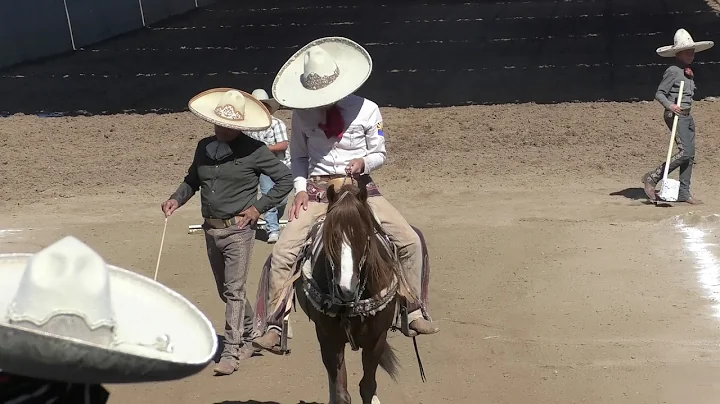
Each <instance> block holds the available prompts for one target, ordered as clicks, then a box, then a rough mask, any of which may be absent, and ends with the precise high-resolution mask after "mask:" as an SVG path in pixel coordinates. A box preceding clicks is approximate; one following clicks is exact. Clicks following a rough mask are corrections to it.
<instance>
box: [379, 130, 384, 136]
mask: <svg viewBox="0 0 720 404" xmlns="http://www.w3.org/2000/svg"><path fill="white" fill-rule="evenodd" d="M378 136H383V137H384V136H385V132H383V131H382V129H378Z"/></svg>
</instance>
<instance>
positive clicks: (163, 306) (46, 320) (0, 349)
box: [0, 237, 217, 384]
mask: <svg viewBox="0 0 720 404" xmlns="http://www.w3.org/2000/svg"><path fill="white" fill-rule="evenodd" d="M216 349H217V337H216V335H215V332H214V330H213V328H212V326H211V324H210V322H209V321H208V319H207V318H206V317H205V316H204V315H203V314H202V313H201V312H200V311H199V310H198V309H197V308H196V307H195V306H194V305H193V304H191V303H190V302H189V301H187V300H186V299H185V298H183V297H182V296H180V295H179V294H177V293H175V292H174V291H172V290H170V289H168V288H167V287H165V286H163V285H161V284H159V283H157V282H154V281H152V280H151V279H148V278H146V277H144V276H141V275H138V274H136V273H134V272H130V271H128V270H125V269H122V268H118V267H115V266H112V265H107V264H106V263H105V262H104V261H103V259H102V258H101V257H100V256H99V255H98V254H97V253H96V252H95V251H93V250H92V249H91V248H90V247H88V246H87V245H85V244H83V243H82V242H81V241H80V240H78V239H76V238H74V237H66V238H64V239H62V240H60V241H58V242H56V243H54V244H52V245H50V246H49V247H47V248H46V249H44V250H42V251H40V252H39V253H37V254H0V369H2V370H3V371H5V372H8V373H11V374H16V375H19V376H28V377H34V378H39V379H47V380H54V381H64V382H70V383H87V384H102V383H138V382H150V381H164V380H174V379H180V378H183V377H186V376H190V375H192V374H195V373H197V372H199V371H200V370H202V369H203V368H204V367H205V366H206V365H207V364H208V363H209V362H210V361H211V360H212V357H213V355H214V354H215V351H216Z"/></svg>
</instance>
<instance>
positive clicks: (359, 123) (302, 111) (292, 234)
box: [253, 37, 439, 353]
mask: <svg viewBox="0 0 720 404" xmlns="http://www.w3.org/2000/svg"><path fill="white" fill-rule="evenodd" d="M328 42H332V43H331V44H330V45H331V46H327V47H325V46H323V45H325V44H326V43H328ZM340 53H343V54H342V55H340ZM338 56H340V57H338ZM363 61H364V62H365V64H363ZM371 65H372V64H371V61H370V56H369V55H368V54H367V52H366V51H365V50H364V49H363V48H362V47H360V45H358V44H356V43H354V42H352V41H350V40H348V39H345V38H337V37H334V38H323V39H319V40H316V41H313V42H312V43H310V44H309V45H306V46H305V47H304V48H302V49H301V50H300V51H298V52H297V53H296V54H295V55H294V56H293V57H292V58H290V60H289V61H288V62H287V63H286V64H285V66H284V67H283V68H282V69H280V73H279V74H278V76H277V77H276V78H275V83H274V84H273V95H274V96H275V99H276V100H277V101H278V102H280V103H281V104H283V105H285V106H287V107H289V108H292V109H293V113H292V120H291V128H292V130H291V139H290V143H291V145H292V147H291V150H290V160H291V169H292V173H293V178H294V187H295V201H294V203H293V206H292V208H291V210H290V222H289V223H288V225H287V226H286V227H285V229H284V231H283V232H282V233H281V235H280V239H279V240H278V242H277V244H275V247H274V248H273V253H272V259H271V263H270V267H271V268H270V282H269V283H270V286H269V289H270V290H269V295H270V305H269V306H268V307H270V308H274V309H275V312H274V313H270V314H269V315H268V318H267V323H268V325H269V326H268V329H267V330H264V331H266V332H265V333H264V335H263V336H261V337H259V338H257V339H255V340H254V341H253V345H254V346H255V347H256V348H261V349H266V350H269V351H271V352H274V353H279V351H278V349H277V348H278V345H279V343H280V324H281V321H282V317H283V315H284V308H281V307H280V306H278V301H279V300H280V299H281V297H282V295H283V287H284V285H285V282H286V281H287V279H288V278H289V277H290V275H291V273H292V268H293V265H294V264H295V262H296V260H297V258H298V254H299V252H300V250H301V248H302V245H303V243H304V242H305V240H306V237H307V234H308V232H309V230H310V228H311V226H312V224H313V223H314V222H315V221H316V220H317V219H318V218H319V217H320V216H322V215H323V214H324V213H325V211H326V209H327V198H326V192H325V191H326V189H327V186H328V181H329V180H332V179H335V178H342V177H345V176H346V175H352V176H354V177H355V178H357V180H358V183H359V185H360V186H365V187H366V189H367V191H368V196H369V197H368V204H369V205H370V207H371V208H372V210H373V212H374V213H375V215H376V217H377V218H378V220H379V221H380V225H381V226H382V227H383V229H384V230H385V231H386V232H387V233H388V235H389V237H390V240H391V241H392V242H393V244H395V245H396V247H397V248H398V258H399V259H400V264H401V266H402V268H403V273H404V275H405V278H406V280H407V282H408V284H409V286H410V287H411V288H412V289H414V290H412V291H411V293H412V294H413V295H414V296H415V297H420V296H421V295H424V293H423V292H426V291H423V290H422V283H423V282H422V279H423V273H422V271H423V252H422V246H421V242H420V238H419V237H418V235H417V233H416V232H415V231H414V229H413V228H412V227H411V226H410V225H409V224H408V222H407V221H406V220H405V219H404V218H403V216H402V214H400V212H398V211H397V209H395V208H394V207H393V206H392V205H391V204H390V202H388V201H387V200H386V199H385V198H384V197H383V196H382V195H381V194H380V192H379V190H378V188H377V186H376V185H375V183H374V182H373V180H372V178H370V176H369V175H368V174H370V173H371V172H372V171H374V170H376V169H378V168H380V167H381V166H382V165H383V164H384V162H385V158H386V150H385V138H384V132H383V130H382V116H381V114H380V109H379V108H378V106H377V104H375V103H374V102H372V101H370V100H368V99H365V98H362V97H359V96H356V95H354V94H352V92H354V91H355V90H356V89H357V88H359V87H360V85H362V83H363V82H364V81H365V80H366V79H367V77H368V76H369V74H370V70H371ZM298 76H300V77H301V79H300V80H298ZM408 322H409V323H410V325H409V328H410V329H411V330H413V331H415V332H417V333H418V334H434V333H436V332H438V331H439V329H438V328H437V327H436V326H435V325H434V324H433V323H432V321H431V320H430V318H429V316H427V312H426V308H425V307H424V304H423V302H422V301H421V302H420V308H418V309H417V310H414V311H412V312H411V313H409V314H408Z"/></svg>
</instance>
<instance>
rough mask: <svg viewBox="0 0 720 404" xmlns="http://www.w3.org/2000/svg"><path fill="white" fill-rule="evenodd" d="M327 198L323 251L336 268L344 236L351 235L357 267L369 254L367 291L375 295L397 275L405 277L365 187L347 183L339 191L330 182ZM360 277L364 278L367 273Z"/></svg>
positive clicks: (366, 263) (349, 239) (338, 266)
mask: <svg viewBox="0 0 720 404" xmlns="http://www.w3.org/2000/svg"><path fill="white" fill-rule="evenodd" d="M327 197H328V209H327V213H326V215H325V221H324V223H323V226H322V240H323V251H324V253H325V256H326V257H327V258H328V259H330V260H332V262H333V263H335V267H336V268H340V265H339V263H340V254H341V246H342V242H343V239H344V238H347V241H348V243H349V245H350V248H351V250H352V256H353V261H354V263H355V265H356V266H357V265H359V261H360V258H361V257H362V256H363V254H365V262H364V264H363V268H364V270H365V271H367V275H366V276H367V277H368V278H367V285H366V291H367V292H369V293H370V295H371V296H373V295H375V294H378V293H380V292H381V291H382V290H383V289H384V288H386V287H388V286H390V285H391V283H392V281H393V278H394V277H395V276H396V275H397V279H398V280H400V279H402V278H401V275H400V274H399V273H396V272H397V271H399V269H398V267H397V265H396V264H395V260H394V258H393V257H392V256H391V255H390V252H389V251H388V250H387V248H385V246H384V245H382V243H381V242H380V240H379V239H378V238H377V236H376V232H382V231H383V230H382V228H381V227H380V225H379V223H377V221H376V220H375V218H374V216H373V213H372V210H371V209H370V205H369V204H368V203H367V198H368V196H367V190H366V189H365V187H364V186H363V187H360V188H358V187H357V186H355V185H354V184H346V185H343V186H342V187H340V189H339V190H338V191H336V190H335V188H334V186H333V185H330V186H329V187H328V190H327ZM366 248H367V250H366ZM363 268H361V269H363ZM360 276H361V278H362V276H363V275H362V274H360Z"/></svg>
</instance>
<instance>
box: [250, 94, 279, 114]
mask: <svg viewBox="0 0 720 404" xmlns="http://www.w3.org/2000/svg"><path fill="white" fill-rule="evenodd" d="M252 96H253V97H255V99H256V100H258V101H260V102H262V103H263V104H265V106H266V107H269V108H268V111H269V112H270V115H272V114H274V113H275V112H276V111H277V110H278V109H280V103H279V102H277V101H276V100H275V99H274V98H270V96H268V93H267V92H266V91H265V90H263V89H262V88H258V89H255V90H254V91H253V92H252Z"/></svg>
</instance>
